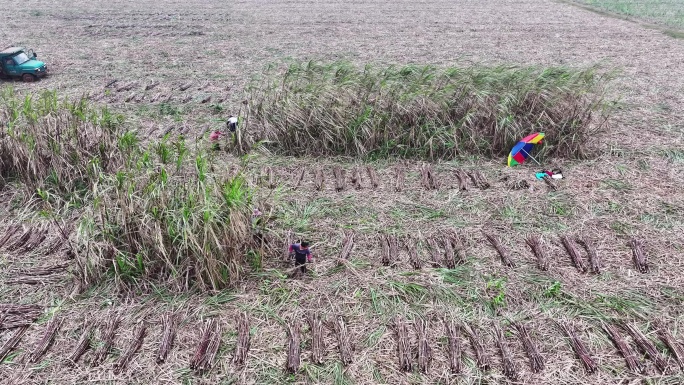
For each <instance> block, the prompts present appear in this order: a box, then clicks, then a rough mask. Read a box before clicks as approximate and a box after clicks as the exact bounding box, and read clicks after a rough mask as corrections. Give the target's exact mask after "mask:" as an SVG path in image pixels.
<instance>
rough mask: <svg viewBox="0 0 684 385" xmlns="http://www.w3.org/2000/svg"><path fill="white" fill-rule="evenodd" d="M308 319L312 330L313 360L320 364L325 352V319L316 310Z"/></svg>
mask: <svg viewBox="0 0 684 385" xmlns="http://www.w3.org/2000/svg"><path fill="white" fill-rule="evenodd" d="M307 320H308V322H309V330H311V361H313V363H314V364H316V365H320V364H322V363H323V354H324V353H325V341H324V340H323V320H322V319H321V316H320V314H318V313H316V312H311V313H309V315H308V317H307Z"/></svg>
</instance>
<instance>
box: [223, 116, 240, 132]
mask: <svg viewBox="0 0 684 385" xmlns="http://www.w3.org/2000/svg"><path fill="white" fill-rule="evenodd" d="M237 125H238V118H237V117H235V116H233V115H231V116H229V117H228V121H227V122H226V127H228V130H229V131H230V132H235V131H236V130H237Z"/></svg>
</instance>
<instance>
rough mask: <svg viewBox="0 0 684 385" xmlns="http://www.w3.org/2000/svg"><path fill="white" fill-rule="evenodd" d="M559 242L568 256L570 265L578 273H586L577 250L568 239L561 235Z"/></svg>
mask: <svg viewBox="0 0 684 385" xmlns="http://www.w3.org/2000/svg"><path fill="white" fill-rule="evenodd" d="M560 240H561V243H562V244H563V247H564V248H565V251H567V252H568V255H569V256H570V259H571V260H572V263H573V264H574V265H575V267H576V268H577V271H579V272H580V273H586V272H587V266H586V265H585V264H584V262H582V258H581V257H580V255H579V252H577V249H576V248H575V245H574V244H573V243H572V240H571V239H570V237H568V236H565V235H563V236H561V237H560Z"/></svg>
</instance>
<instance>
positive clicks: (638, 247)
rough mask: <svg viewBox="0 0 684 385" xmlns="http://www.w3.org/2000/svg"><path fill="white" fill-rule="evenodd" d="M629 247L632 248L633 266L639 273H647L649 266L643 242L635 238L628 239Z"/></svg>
mask: <svg viewBox="0 0 684 385" xmlns="http://www.w3.org/2000/svg"><path fill="white" fill-rule="evenodd" d="M629 247H631V248H632V257H633V259H634V266H636V268H637V270H639V272H640V273H648V270H649V266H648V262H647V261H646V256H645V255H644V250H643V243H642V242H641V241H639V240H637V239H636V238H632V239H631V240H630V241H629Z"/></svg>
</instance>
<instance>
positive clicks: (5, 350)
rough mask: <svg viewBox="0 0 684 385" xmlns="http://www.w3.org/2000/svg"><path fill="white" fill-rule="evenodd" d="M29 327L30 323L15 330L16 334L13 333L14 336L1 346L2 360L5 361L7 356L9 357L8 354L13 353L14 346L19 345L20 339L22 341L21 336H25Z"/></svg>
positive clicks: (0, 355) (0, 357) (0, 359)
mask: <svg viewBox="0 0 684 385" xmlns="http://www.w3.org/2000/svg"><path fill="white" fill-rule="evenodd" d="M28 328H29V327H28V325H25V326H20V327H19V328H18V329H17V330H15V332H14V334H12V336H11V337H10V338H9V339H8V340H7V341H5V343H4V344H3V345H2V346H1V347H0V362H3V361H5V358H7V356H9V354H10V353H12V351H13V350H14V348H16V347H17V345H18V344H19V341H21V337H23V336H24V334H25V333H26V331H27V330H28Z"/></svg>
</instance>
